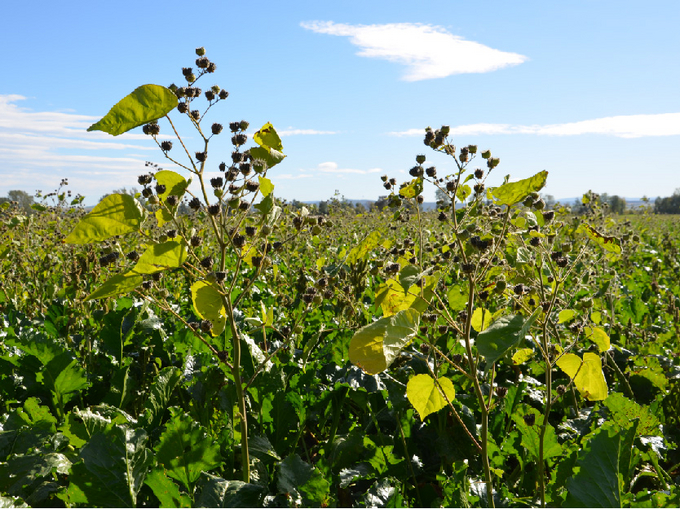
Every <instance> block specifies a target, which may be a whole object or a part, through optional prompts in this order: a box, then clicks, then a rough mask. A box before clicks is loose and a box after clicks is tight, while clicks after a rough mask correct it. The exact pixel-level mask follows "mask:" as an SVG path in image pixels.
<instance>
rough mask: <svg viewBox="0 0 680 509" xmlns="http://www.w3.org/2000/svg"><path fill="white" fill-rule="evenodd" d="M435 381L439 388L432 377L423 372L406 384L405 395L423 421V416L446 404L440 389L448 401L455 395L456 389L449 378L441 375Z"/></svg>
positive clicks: (436, 410)
mask: <svg viewBox="0 0 680 509" xmlns="http://www.w3.org/2000/svg"><path fill="white" fill-rule="evenodd" d="M437 382H438V383H439V386H441V389H440V388H439V387H438V386H437V384H436V383H435V380H434V378H432V377H431V376H430V375H424V374H423V375H416V376H414V377H413V378H411V379H410V380H409V381H408V384H407V385H406V397H407V398H408V400H409V401H410V402H411V404H412V405H413V408H415V409H416V410H417V411H418V414H419V415H420V420H421V421H424V420H425V417H427V416H428V415H430V414H433V413H435V412H438V411H439V410H441V409H442V408H444V407H445V406H446V405H447V404H448V403H447V402H446V399H445V398H444V397H443V396H442V393H441V391H442V390H443V391H444V394H446V397H447V398H448V400H449V401H453V400H454V398H455V397H456V391H455V389H454V388H453V383H452V382H451V380H449V379H448V378H443V377H442V378H439V379H437Z"/></svg>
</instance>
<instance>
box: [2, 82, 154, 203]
mask: <svg viewBox="0 0 680 509" xmlns="http://www.w3.org/2000/svg"><path fill="white" fill-rule="evenodd" d="M25 100H26V97H24V96H21V95H17V94H8V95H0V174H2V178H1V179H0V195H3V194H5V192H6V191H8V190H10V189H23V190H26V191H28V192H32V191H33V190H35V189H36V188H38V189H43V190H49V189H51V188H52V187H54V186H56V185H58V183H59V181H60V180H61V178H62V177H69V182H70V187H71V188H72V189H73V191H74V192H79V193H82V194H86V195H87V196H88V198H95V199H96V198H98V196H99V195H101V194H103V193H104V192H107V191H108V190H110V188H111V187H115V186H116V185H117V184H118V183H125V184H128V183H130V184H131V185H134V183H135V182H136V176H137V175H138V174H139V173H140V172H141V171H143V167H144V161H145V160H146V158H145V157H144V156H142V155H139V153H140V152H146V151H153V150H158V149H157V147H155V146H154V145H153V144H149V140H148V137H147V136H145V135H143V134H130V133H126V134H123V135H121V136H117V137H115V138H114V137H112V136H110V135H108V134H105V133H102V132H87V128H88V127H89V126H90V125H91V124H92V123H94V122H95V121H96V120H98V117H92V116H87V115H79V114H75V113H72V112H68V111H67V112H65V111H60V112H57V111H32V110H30V109H28V108H25V107H21V106H19V105H18V104H17V103H19V102H20V101H25ZM142 140H143V141H144V143H143V144H142V143H139V142H140V141H142ZM91 151H97V152H96V155H92V152H91ZM88 152H89V154H88ZM133 152H134V153H133ZM116 154H119V155H116Z"/></svg>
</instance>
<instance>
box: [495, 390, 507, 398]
mask: <svg viewBox="0 0 680 509" xmlns="http://www.w3.org/2000/svg"><path fill="white" fill-rule="evenodd" d="M507 395H508V388H507V387H496V396H498V398H499V399H503V398H505V396H507Z"/></svg>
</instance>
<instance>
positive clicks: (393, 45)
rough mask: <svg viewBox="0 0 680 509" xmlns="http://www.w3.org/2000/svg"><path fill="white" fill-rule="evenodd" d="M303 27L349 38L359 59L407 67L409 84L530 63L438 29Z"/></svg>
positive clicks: (318, 23) (307, 24)
mask: <svg viewBox="0 0 680 509" xmlns="http://www.w3.org/2000/svg"><path fill="white" fill-rule="evenodd" d="M300 26H302V27H303V28H306V29H307V30H312V31H313V32H316V33H320V34H329V35H339V36H345V37H349V38H350V42H351V43H352V44H354V45H355V46H359V48H360V50H359V52H358V53H357V55H359V56H362V57H368V58H381V59H383V60H389V61H390V62H396V63H400V64H403V65H405V66H406V67H407V69H406V73H405V74H404V76H403V79H404V80H406V81H420V80H427V79H433V78H445V77H446V76H451V75H454V74H469V73H485V72H491V71H495V70H497V69H501V68H503V67H508V66H512V65H518V64H521V63H523V62H525V61H526V60H527V57H525V56H524V55H519V54H517V53H507V52H505V51H500V50H497V49H493V48H489V47H488V46H485V45H483V44H480V43H478V42H474V41H467V40H465V39H464V38H463V37H459V36H456V35H453V34H451V33H449V32H447V31H446V30H445V29H444V28H442V27H439V26H434V25H424V24H420V23H391V24H386V25H348V24H344V23H333V22H332V21H310V22H303V23H301V24H300Z"/></svg>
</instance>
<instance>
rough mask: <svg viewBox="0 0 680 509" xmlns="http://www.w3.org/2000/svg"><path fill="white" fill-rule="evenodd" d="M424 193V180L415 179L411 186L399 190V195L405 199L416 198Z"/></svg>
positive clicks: (420, 178)
mask: <svg viewBox="0 0 680 509" xmlns="http://www.w3.org/2000/svg"><path fill="white" fill-rule="evenodd" d="M422 192H423V178H422V177H418V178H414V179H413V180H412V181H411V183H410V184H408V185H406V186H404V187H402V188H401V189H399V195H400V196H403V197H404V198H415V197H416V196H418V195H419V194H420V193H422Z"/></svg>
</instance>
